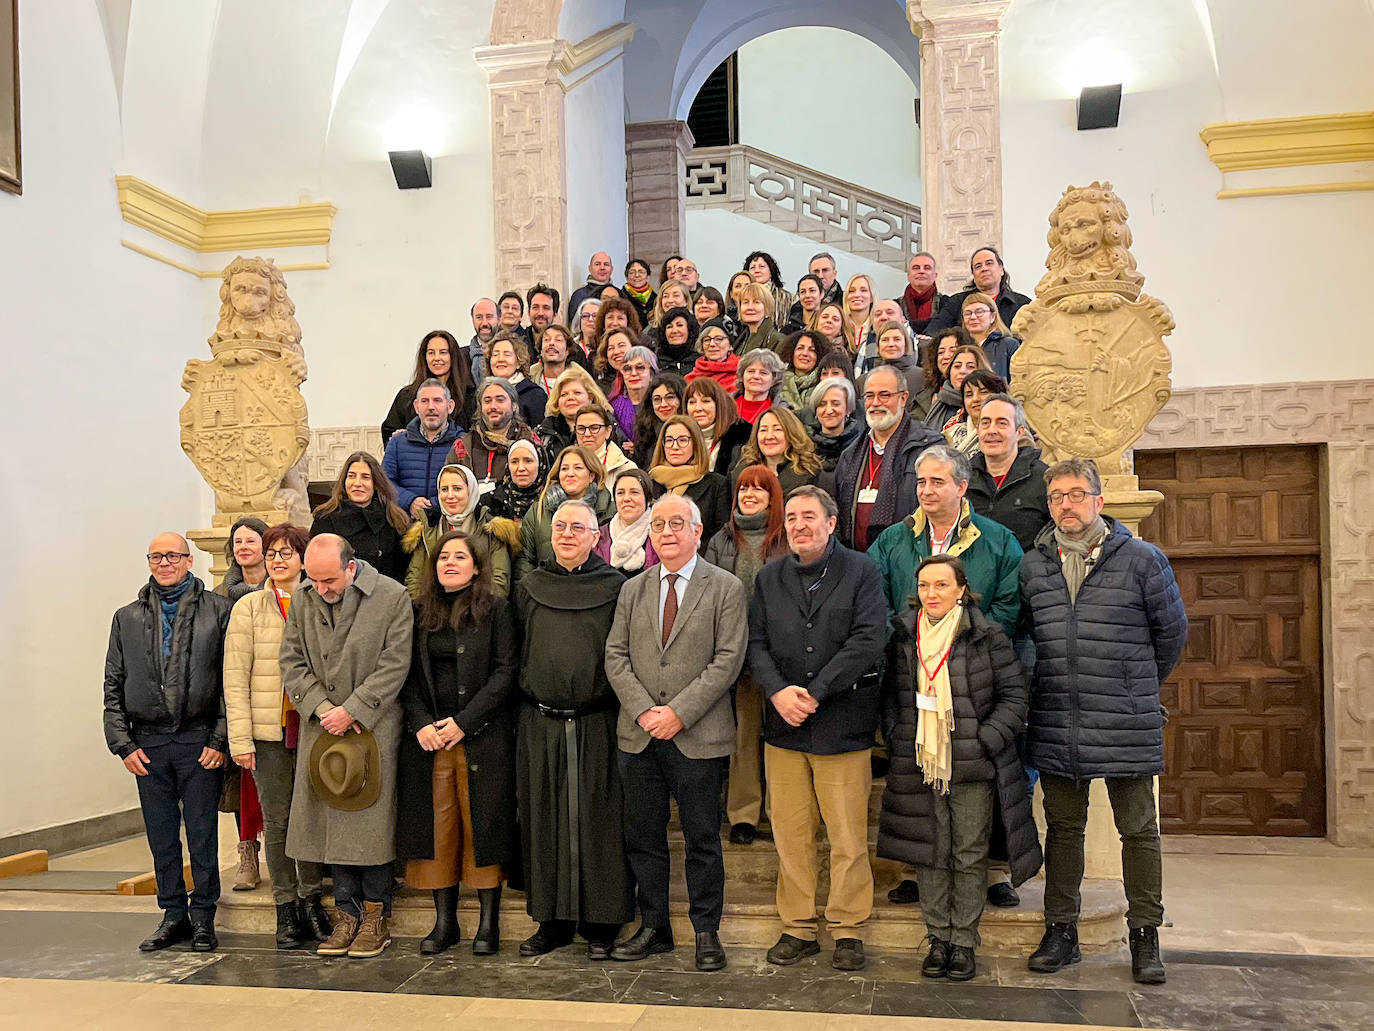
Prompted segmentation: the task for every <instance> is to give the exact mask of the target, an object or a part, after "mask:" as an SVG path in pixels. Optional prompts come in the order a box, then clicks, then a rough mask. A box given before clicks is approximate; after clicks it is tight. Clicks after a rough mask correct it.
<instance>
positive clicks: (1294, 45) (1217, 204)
mask: <svg viewBox="0 0 1374 1031" xmlns="http://www.w3.org/2000/svg"><path fill="white" fill-rule="evenodd" d="M1209 6H1210V8H1211V11H1212V15H1213V19H1212V29H1213V34H1214V36H1215V39H1216V46H1217V54H1218V58H1219V61H1220V68H1221V80H1220V82H1219V83H1218V80H1217V76H1216V71H1215V68H1216V65H1214V64H1213V58H1212V54H1211V50H1210V46H1209V43H1208V40H1207V33H1206V28H1205V25H1204V24H1203V23H1202V22H1201V21H1200V20H1199V19H1198V16H1197V9H1196V7H1195V5H1194V4H1193V3H1192V2H1191V0H1161V2H1159V3H1155V4H1150V5H1141V4H1134V3H1130V2H1128V0H1114V2H1110V3H1104V2H1103V0H1018V2H1017V3H1015V4H1013V5H1012V7H1011V9H1010V12H1009V13H1008V15H1007V18H1006V22H1005V23H1004V26H1003V33H1002V146H1003V158H1004V164H1003V189H1004V218H1003V222H1004V233H1005V241H1004V242H1005V247H1004V253H1005V255H1006V258H1007V265H1008V268H1009V269H1010V270H1011V272H1012V276H1013V280H1014V282H1015V284H1016V286H1017V287H1018V288H1019V289H1021V290H1022V291H1024V292H1027V293H1029V292H1032V290H1033V287H1034V285H1035V283H1036V281H1037V280H1038V279H1039V277H1040V275H1041V274H1042V272H1043V262H1044V258H1045V255H1046V253H1047V245H1046V243H1045V231H1046V221H1045V220H1046V217H1047V216H1048V215H1049V213H1050V211H1051V210H1052V209H1053V207H1054V205H1055V203H1056V202H1057V201H1058V199H1059V197H1060V194H1061V193H1062V191H1063V189H1064V188H1065V187H1066V186H1067V185H1070V184H1073V185H1085V184H1087V183H1088V182H1090V181H1092V180H1094V179H1102V180H1110V181H1111V182H1112V184H1113V185H1114V186H1115V188H1116V190H1117V193H1118V194H1120V196H1121V197H1122V199H1123V200H1124V201H1125V203H1126V205H1127V208H1128V209H1129V211H1130V216H1131V217H1130V226H1131V230H1132V233H1133V235H1134V238H1135V246H1134V249H1133V250H1134V254H1135V256H1136V259H1137V261H1138V262H1139V266H1140V269H1141V271H1142V272H1143V273H1144V274H1145V276H1146V283H1145V290H1146V291H1147V292H1148V293H1150V294H1153V295H1154V296H1156V297H1158V298H1160V299H1161V300H1162V301H1164V303H1165V304H1167V305H1168V306H1169V307H1170V309H1171V310H1172V311H1173V314H1174V318H1175V319H1176V321H1177V322H1178V329H1176V330H1175V331H1174V333H1173V335H1172V336H1170V337H1169V338H1168V342H1169V345H1170V347H1171V348H1172V350H1173V355H1174V386H1175V387H1179V388H1182V387H1195V386H1207V385H1220V384H1226V383H1251V382H1283V381H1289V380H1315V379H1342V378H1364V377H1370V376H1374V350H1372V349H1370V348H1368V347H1364V346H1359V345H1352V346H1342V347H1337V348H1331V349H1328V352H1326V353H1323V355H1322V357H1321V359H1320V360H1314V358H1315V355H1314V354H1313V352H1312V351H1311V349H1310V348H1302V347H1298V346H1295V344H1294V339H1295V335H1296V333H1297V332H1300V331H1301V330H1302V329H1303V328H1304V327H1308V328H1311V329H1312V330H1314V331H1315V332H1316V334H1319V335H1320V334H1323V333H1325V332H1327V331H1328V330H1329V331H1334V332H1341V333H1342V335H1343V336H1344V331H1343V330H1338V329H1337V328H1336V326H1335V324H1334V320H1335V316H1334V315H1328V314H1327V313H1325V312H1324V311H1318V310H1317V308H1314V307H1312V306H1311V305H1310V304H1308V303H1304V300H1305V299H1306V298H1308V297H1311V296H1314V293H1313V291H1314V289H1315V290H1316V294H1318V295H1319V294H1321V293H1323V292H1324V291H1322V290H1321V289H1320V284H1322V283H1324V282H1326V281H1328V280H1329V279H1330V278H1331V277H1332V274H1333V272H1334V273H1335V275H1337V276H1338V277H1339V278H1340V280H1341V281H1342V282H1356V283H1363V282H1369V281H1371V279H1374V247H1370V246H1369V240H1370V239H1371V236H1374V203H1372V202H1371V200H1370V195H1369V194H1367V193H1364V194H1359V193H1351V194H1332V195H1313V196H1294V197H1273V198H1239V199H1233V200H1218V199H1217V198H1216V192H1217V190H1218V189H1220V188H1222V185H1223V183H1222V177H1221V174H1220V173H1219V172H1218V171H1217V170H1216V168H1215V167H1214V166H1213V165H1212V164H1211V163H1210V162H1209V161H1208V160H1207V155H1206V149H1205V147H1204V146H1203V144H1202V142H1201V141H1200V140H1199V139H1198V131H1199V130H1200V129H1201V128H1202V127H1203V126H1204V125H1206V124H1208V123H1209V122H1216V121H1222V120H1226V119H1233V118H1258V117H1266V116H1269V117H1272V116H1283V115H1296V114H1330V113H1335V112H1336V111H1346V110H1358V109H1359V108H1361V107H1364V108H1368V106H1369V101H1368V97H1369V96H1370V95H1371V93H1374V71H1371V70H1370V68H1369V67H1368V63H1367V62H1363V61H1347V60H1338V59H1337V57H1339V54H1340V53H1345V52H1346V51H1348V50H1350V48H1351V47H1357V48H1362V52H1365V53H1367V52H1369V50H1370V49H1371V48H1372V47H1374V26H1372V25H1371V21H1372V20H1374V19H1371V17H1370V15H1369V8H1368V6H1367V5H1366V4H1364V3H1360V2H1356V0H1333V2H1332V3H1331V4H1322V5H1313V6H1311V8H1310V10H1308V11H1305V12H1304V17H1303V19H1302V20H1301V21H1295V20H1293V19H1287V18H1270V17H1256V14H1255V11H1254V7H1253V5H1250V4H1244V3H1233V2H1230V0H1223V2H1215V0H1214V2H1212V3H1211V4H1210V5H1209ZM1297 30H1301V31H1297ZM1063 39H1076V40H1078V47H1077V48H1076V49H1072V50H1070V49H1067V48H1056V47H1055V46H1053V45H1052V44H1053V42H1054V41H1055V40H1063ZM1352 40H1353V41H1354V42H1352ZM1317 41H1331V42H1332V45H1333V46H1335V47H1336V49H1337V55H1336V56H1335V57H1333V56H1332V55H1331V54H1326V53H1320V52H1318V51H1320V50H1322V49H1324V48H1325V42H1322V43H1321V45H1320V46H1317ZM1314 47H1316V49H1314ZM1095 51H1098V52H1105V53H1107V54H1108V55H1110V60H1109V61H1108V62H1107V64H1106V74H1119V75H1120V76H1121V79H1122V81H1123V83H1124V85H1125V91H1126V92H1125V97H1124V99H1123V101H1122V105H1121V124H1120V125H1119V127H1117V128H1115V129H1103V130H1095V131H1091V132H1078V131H1076V129H1075V122H1074V101H1073V99H1071V98H1072V97H1074V96H1076V94H1077V86H1079V85H1084V84H1090V83H1091V81H1092V80H1091V79H1087V80H1084V79H1083V78H1082V76H1086V75H1090V74H1092V72H1091V67H1092V66H1093V64H1094V62H1093V60H1091V58H1092V55H1093V54H1094V52H1095ZM1303 55H1306V56H1305V58H1304V56H1303ZM1080 60H1082V62H1083V64H1082V65H1081V66H1080V65H1076V64H1075V62H1076V61H1080ZM1097 63H1098V64H1099V65H1100V61H1099V62H1097ZM1294 66H1297V67H1302V69H1303V75H1302V78H1301V81H1300V83H1299V80H1297V79H1294V78H1293V77H1292V76H1289V75H1282V74H1277V73H1276V72H1275V69H1278V68H1283V67H1294ZM1080 68H1087V69H1089V70H1082V71H1080V70H1079V69H1080ZM1076 74H1078V75H1079V76H1080V77H1079V80H1078V81H1077V82H1075V75H1076ZM1097 81H1099V82H1100V81H1104V80H1102V79H1100V78H1099V79H1098V80H1097ZM1347 82H1352V83H1353V85H1345V84H1346V83H1347ZM1299 84H1300V86H1301V88H1300V89H1299V88H1296V87H1298V86H1299ZM1257 97H1258V98H1259V99H1256V98H1257ZM1361 97H1362V98H1363V99H1360V98H1361ZM1290 181H1297V180H1296V179H1295V180H1290ZM1337 268H1338V269H1339V271H1338V272H1336V271H1335V270H1336V269H1337ZM1342 321H1344V320H1342Z"/></svg>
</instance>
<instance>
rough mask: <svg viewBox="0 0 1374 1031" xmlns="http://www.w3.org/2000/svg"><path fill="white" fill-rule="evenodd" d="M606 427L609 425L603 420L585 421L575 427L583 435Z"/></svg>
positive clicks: (598, 431)
mask: <svg viewBox="0 0 1374 1031" xmlns="http://www.w3.org/2000/svg"><path fill="white" fill-rule="evenodd" d="M608 429H610V427H609V426H607V425H606V424H605V423H604V422H585V423H583V424H582V425H580V426H578V427H576V431H577V432H578V433H579V434H581V435H583V436H588V435H590V434H593V433H600V432H601V431H602V430H608Z"/></svg>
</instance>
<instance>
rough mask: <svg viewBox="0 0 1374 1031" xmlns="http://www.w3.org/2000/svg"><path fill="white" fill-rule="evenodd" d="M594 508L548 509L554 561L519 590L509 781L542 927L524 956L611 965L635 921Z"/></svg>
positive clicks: (609, 603)
mask: <svg viewBox="0 0 1374 1031" xmlns="http://www.w3.org/2000/svg"><path fill="white" fill-rule="evenodd" d="M598 536H599V530H598V527H597V517H596V512H595V511H593V509H592V508H591V506H590V505H588V504H587V503H586V502H584V501H565V502H563V504H561V505H559V506H558V509H557V510H556V511H555V512H554V514H553V521H552V541H551V543H552V546H553V554H554V557H553V559H552V560H551V561H546V562H545V563H544V564H543V565H541V566H539V567H538V568H537V569H532V570H530V572H528V573H526V574H525V575H524V576H523V577H522V578H521V579H520V583H519V584H518V585H517V586H516V589H515V611H516V614H517V616H518V617H519V620H520V625H521V628H522V630H523V632H524V633H523V636H524V644H523V652H522V655H521V662H520V692H521V695H522V697H523V704H522V705H521V707H520V717H519V720H520V723H519V732H518V734H517V738H516V740H517V749H516V780H517V789H518V792H519V797H520V806H521V810H520V824H521V840H522V851H523V858H524V867H525V900H526V902H525V907H526V910H527V911H528V913H529V915H530V917H531V919H533V920H534V921H536V922H537V923H538V924H539V928H538V929H537V930H536V931H535V932H534V934H532V935H530V937H528V938H527V939H525V941H524V942H523V943H522V944H521V946H520V955H522V956H525V957H531V956H541V955H543V954H544V953H546V952H552V951H553V950H554V949H558V948H563V947H564V946H567V945H571V944H572V940H573V937H574V935H575V934H577V933H578V932H579V931H580V933H581V934H582V936H583V937H584V938H585V939H586V941H587V957H588V958H589V959H593V960H608V959H610V958H611V950H612V949H613V948H614V947H615V939H616V936H617V935H618V934H619V933H620V927H621V925H622V924H624V923H625V921H627V920H629V919H630V917H631V916H633V914H634V898H633V894H632V891H631V887H632V885H631V880H630V870H629V866H628V864H627V863H626V860H625V836H624V830H623V825H622V813H621V806H622V793H621V784H620V774H619V770H618V768H617V765H616V755H617V753H616V718H617V716H618V714H619V709H620V703H619V701H618V700H617V698H616V696H615V692H614V691H613V690H612V689H611V685H610V682H609V681H608V680H607V678H606V670H605V657H606V655H605V649H606V638H607V636H608V635H609V634H610V631H611V623H612V621H613V620H614V618H615V607H616V600H617V599H618V598H619V597H620V589H621V587H622V586H623V585H624V583H625V577H624V576H623V575H622V574H621V573H620V571H619V570H618V569H616V568H615V567H614V566H611V565H609V564H608V563H607V562H606V561H605V560H603V559H602V558H601V557H600V556H599V555H596V554H594V553H593V551H592V549H593V548H594V547H595V545H596V542H597V538H598Z"/></svg>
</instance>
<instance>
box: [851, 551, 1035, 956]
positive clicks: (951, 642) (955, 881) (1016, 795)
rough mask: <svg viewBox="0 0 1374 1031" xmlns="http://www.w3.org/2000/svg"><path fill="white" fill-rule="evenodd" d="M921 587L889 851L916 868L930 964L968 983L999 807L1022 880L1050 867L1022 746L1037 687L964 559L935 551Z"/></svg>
mask: <svg viewBox="0 0 1374 1031" xmlns="http://www.w3.org/2000/svg"><path fill="white" fill-rule="evenodd" d="M916 594H917V596H916V598H914V599H913V603H914V604H917V605H918V607H917V608H916V610H915V611H908V612H907V613H906V614H905V615H904V616H903V617H902V624H903V627H904V631H903V630H899V631H898V637H899V638H900V639H901V646H902V648H903V649H904V650H903V652H902V654H903V655H904V656H905V661H901V660H894V662H893V667H894V676H895V678H896V679H897V683H895V685H894V687H895V691H894V695H895V697H894V699H893V702H894V703H895V709H894V710H891V711H890V715H891V716H892V717H893V719H892V721H891V728H890V729H891V733H890V734H889V735H888V741H889V746H890V749H891V757H892V766H891V769H890V771H889V773H888V779H887V788H886V791H885V792H884V795H883V813H882V817H881V818H880V821H879V832H878V855H879V856H882V857H883V858H888V859H897V860H901V861H904V862H909V863H912V864H914V865H915V867H916V879H917V881H918V883H919V884H920V897H921V906H922V910H923V913H924V917H925V923H926V930H927V932H928V934H929V936H930V942H931V945H930V952H929V953H928V954H927V956H926V959H925V962H924V964H923V965H922V967H921V973H922V974H924V975H925V976H926V977H948V978H949V979H950V980H953V981H966V980H968V979H970V978H972V977H973V976H974V974H975V972H976V963H975V957H974V948H975V947H976V946H977V945H978V943H979V940H980V939H979V937H978V924H979V921H980V920H981V918H982V915H983V906H984V904H985V903H986V901H987V895H986V884H987V882H986V868H987V859H988V845H989V841H990V839H991V836H992V828H993V822H994V814H998V815H1000V817H1001V822H1002V825H1003V826H1004V827H1005V828H1006V830H1007V834H1006V837H1007V842H1008V845H1009V851H1010V857H1009V858H1010V863H1011V868H1012V875H1013V879H1014V880H1016V881H1017V883H1020V882H1021V881H1024V880H1025V879H1026V878H1028V877H1030V876H1032V875H1033V874H1034V873H1035V871H1036V870H1038V869H1039V868H1040V863H1041V854H1040V845H1039V841H1038V839H1037V837H1036V834H1035V829H1034V822H1033V819H1032V817H1031V813H1030V796H1029V792H1028V785H1027V782H1026V776H1025V772H1024V770H1023V768H1022V766H1021V760H1020V758H1019V757H1018V755H1017V752H1016V737H1017V735H1018V734H1020V733H1022V732H1023V731H1024V729H1025V725H1026V710H1027V700H1028V696H1027V690H1026V681H1025V677H1024V675H1023V674H1022V672H1021V667H1020V665H1019V664H1018V663H1017V661H1016V655H1015V653H1014V652H1013V650H1012V646H1011V642H1010V641H1009V640H1008V639H1007V635H1006V633H1005V631H1003V630H1002V628H1001V626H999V625H998V624H997V623H996V622H995V621H993V620H991V619H989V618H988V617H987V616H985V615H983V613H982V611H981V610H980V609H979V608H978V605H977V601H976V599H975V598H974V597H973V595H972V594H971V593H970V591H969V588H968V580H967V577H966V576H965V574H964V567H963V564H962V563H961V562H960V561H959V559H958V558H955V557H954V556H951V555H935V556H931V557H929V558H927V559H925V561H923V562H922V563H921V564H920V566H919V567H918V568H917V571H916Z"/></svg>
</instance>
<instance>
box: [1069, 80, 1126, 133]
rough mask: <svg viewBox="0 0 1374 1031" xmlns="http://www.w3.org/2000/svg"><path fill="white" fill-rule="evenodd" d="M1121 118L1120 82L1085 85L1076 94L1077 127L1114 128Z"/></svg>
mask: <svg viewBox="0 0 1374 1031" xmlns="http://www.w3.org/2000/svg"><path fill="white" fill-rule="evenodd" d="M1120 120H1121V83H1119V82H1118V83H1117V84H1116V85H1115V86H1085V87H1083V91H1082V92H1081V93H1079V94H1078V128H1080V129H1115V128H1116V124H1117V122H1118V121H1120Z"/></svg>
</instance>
